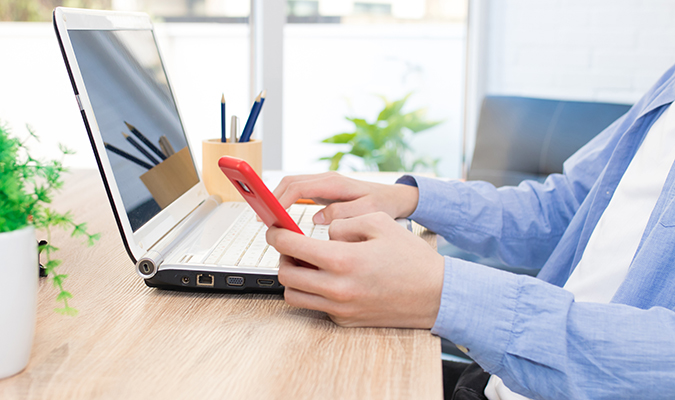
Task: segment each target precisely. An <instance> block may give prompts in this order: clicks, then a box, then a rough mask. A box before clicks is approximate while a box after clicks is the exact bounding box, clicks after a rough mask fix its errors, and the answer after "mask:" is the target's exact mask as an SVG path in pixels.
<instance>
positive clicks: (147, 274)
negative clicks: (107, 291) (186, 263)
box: [136, 196, 220, 279]
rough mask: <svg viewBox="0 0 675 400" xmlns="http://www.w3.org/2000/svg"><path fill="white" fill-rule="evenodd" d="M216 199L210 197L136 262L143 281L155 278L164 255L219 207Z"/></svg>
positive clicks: (137, 270)
mask: <svg viewBox="0 0 675 400" xmlns="http://www.w3.org/2000/svg"><path fill="white" fill-rule="evenodd" d="M218 199H219V198H218V197H216V196H211V197H209V198H208V199H206V200H204V202H203V203H201V204H200V205H199V206H197V208H195V209H194V210H193V211H192V212H191V213H190V214H188V216H186V217H185V218H184V219H183V220H182V221H181V222H179V223H178V224H176V226H174V227H173V228H172V229H171V230H170V231H169V232H167V234H166V235H164V236H162V237H161V238H160V239H159V240H158V241H157V242H156V243H155V244H153V245H152V247H150V249H149V250H148V251H147V252H146V253H145V254H144V255H143V257H141V258H140V259H139V260H138V262H136V272H137V273H138V274H139V275H140V276H141V277H142V278H143V279H150V278H152V277H153V276H155V274H156V273H157V270H158V269H159V266H160V264H161V263H162V261H164V258H165V257H166V255H167V254H169V252H170V251H171V250H172V249H173V248H174V247H175V246H176V245H177V244H178V243H180V242H181V241H182V240H183V239H184V238H185V237H186V236H187V235H188V234H189V233H190V232H191V231H192V230H194V229H195V228H196V227H197V226H198V225H199V224H201V223H202V222H203V221H204V219H205V218H206V216H207V215H209V214H210V213H211V212H212V211H213V210H215V209H216V208H217V207H218V205H220V202H219V201H218Z"/></svg>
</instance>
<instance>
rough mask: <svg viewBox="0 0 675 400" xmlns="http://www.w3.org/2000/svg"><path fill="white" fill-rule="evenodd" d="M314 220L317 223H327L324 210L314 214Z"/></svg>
mask: <svg viewBox="0 0 675 400" xmlns="http://www.w3.org/2000/svg"><path fill="white" fill-rule="evenodd" d="M312 221H314V223H315V224H316V225H325V224H326V216H325V215H324V213H323V210H321V211H319V212H318V213H316V214H314V217H313V218H312Z"/></svg>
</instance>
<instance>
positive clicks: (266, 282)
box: [258, 279, 274, 286]
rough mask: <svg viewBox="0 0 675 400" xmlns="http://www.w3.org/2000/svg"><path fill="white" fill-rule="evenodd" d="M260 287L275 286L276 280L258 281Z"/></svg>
mask: <svg viewBox="0 0 675 400" xmlns="http://www.w3.org/2000/svg"><path fill="white" fill-rule="evenodd" d="M258 286H274V279H258Z"/></svg>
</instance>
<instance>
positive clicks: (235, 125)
mask: <svg viewBox="0 0 675 400" xmlns="http://www.w3.org/2000/svg"><path fill="white" fill-rule="evenodd" d="M238 130H239V118H237V116H236V115H233V116H232V119H230V143H237V131H238Z"/></svg>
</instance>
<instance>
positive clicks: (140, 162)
mask: <svg viewBox="0 0 675 400" xmlns="http://www.w3.org/2000/svg"><path fill="white" fill-rule="evenodd" d="M103 144H104V145H105V148H106V149H108V150H110V151H112V152H113V153H115V154H117V155H119V156H122V157H124V158H126V159H127V160H129V161H131V162H133V163H135V164H138V165H140V166H141V167H143V168H147V169H152V165H150V164H148V163H146V162H145V161H143V160H141V159H138V158H136V157H134V156H132V155H131V154H129V153H127V152H126V151H124V150H120V149H118V148H117V147H115V146H113V145H111V144H108V143H105V142H104V143H103Z"/></svg>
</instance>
